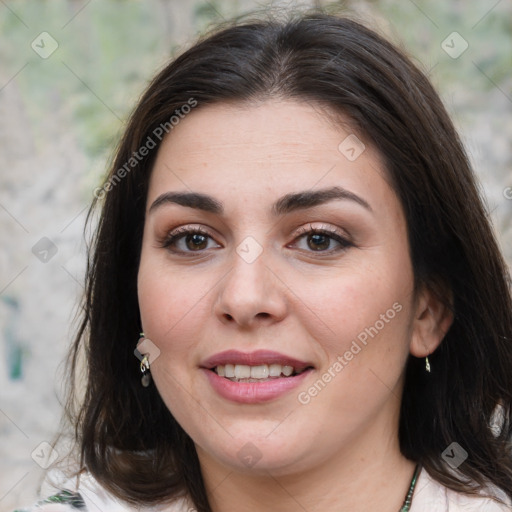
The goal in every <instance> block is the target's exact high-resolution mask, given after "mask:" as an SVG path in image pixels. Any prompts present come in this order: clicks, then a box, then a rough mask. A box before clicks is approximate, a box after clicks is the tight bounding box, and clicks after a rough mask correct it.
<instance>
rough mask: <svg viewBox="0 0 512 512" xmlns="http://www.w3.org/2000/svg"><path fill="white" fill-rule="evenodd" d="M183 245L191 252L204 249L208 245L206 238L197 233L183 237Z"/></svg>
mask: <svg viewBox="0 0 512 512" xmlns="http://www.w3.org/2000/svg"><path fill="white" fill-rule="evenodd" d="M185 244H186V246H187V248H188V249H190V250H191V251H196V250H198V249H206V246H207V245H208V237H207V236H204V235H201V234H198V233H194V234H192V235H187V236H186V237H185Z"/></svg>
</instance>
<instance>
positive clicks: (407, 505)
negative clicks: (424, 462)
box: [398, 464, 421, 512]
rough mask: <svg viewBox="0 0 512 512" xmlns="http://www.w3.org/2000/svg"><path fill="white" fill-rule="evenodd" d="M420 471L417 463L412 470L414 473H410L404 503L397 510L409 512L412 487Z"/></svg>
mask: <svg viewBox="0 0 512 512" xmlns="http://www.w3.org/2000/svg"><path fill="white" fill-rule="evenodd" d="M420 471H421V465H420V464H417V465H416V469H415V470H414V475H412V480H411V485H410V487H409V492H408V493H407V496H406V497H405V500H404V504H403V505H402V508H401V509H400V510H399V511H398V512H409V509H410V508H411V503H412V495H413V494H414V488H415V487H416V482H417V480H418V475H419V474H420Z"/></svg>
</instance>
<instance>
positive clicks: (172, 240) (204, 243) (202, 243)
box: [160, 227, 220, 253]
mask: <svg viewBox="0 0 512 512" xmlns="http://www.w3.org/2000/svg"><path fill="white" fill-rule="evenodd" d="M210 241H212V242H214V240H213V238H212V237H211V236H210V234H209V233H208V232H207V231H205V230H204V229H201V228H199V227H194V228H191V227H183V228H178V229H176V230H174V231H172V232H171V233H169V234H168V235H167V236H166V237H165V238H164V239H163V240H162V241H161V244H160V245H161V247H164V248H165V249H169V250H170V251H172V252H176V253H191V252H202V251H203V250H205V249H211V248H212V246H211V245H210V244H209V242H210ZM214 243H215V245H214V247H220V246H219V245H218V244H217V243H216V242H214Z"/></svg>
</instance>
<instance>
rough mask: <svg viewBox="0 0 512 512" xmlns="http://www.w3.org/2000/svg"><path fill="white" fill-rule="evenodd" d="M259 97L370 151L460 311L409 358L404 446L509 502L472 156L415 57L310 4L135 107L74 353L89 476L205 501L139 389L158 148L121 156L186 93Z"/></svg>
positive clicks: (502, 270)
mask: <svg viewBox="0 0 512 512" xmlns="http://www.w3.org/2000/svg"><path fill="white" fill-rule="evenodd" d="M266 98H287V99H295V100H297V101H309V102H313V103H316V104H318V105H321V106H323V107H324V108H325V109H326V110H327V111H328V112H330V113H332V114H341V115H343V116H344V118H345V119H348V120H349V122H350V123H351V125H352V127H353V128H354V130H356V131H357V133H360V134H362V136H363V137H364V138H365V140H367V141H369V143H371V144H372V145H373V146H374V147H375V148H377V150H378V151H379V153H380V155H381V156H382V158H383V160H384V162H385V166H386V169H387V172H388V175H389V177H390V180H391V182H392V185H393V187H394V190H395V192H396V194H397V196H398V198H399V199H400V201H401V204H402V206H403V210H404V212H405V217H406V220H407V226H408V236H409V244H410V253H411V259H412V265H413V269H414V275H415V285H416V288H417V289H418V288H419V287H421V286H427V287H429V288H431V289H432V290H434V291H435V292H436V293H437V294H438V295H439V296H440V297H441V298H442V299H443V300H444V301H445V302H446V304H448V305H449V306H450V307H451V308H452V310H453V313H454V322H453V325H452V327H451V329H450V330H449V332H448V333H447V335H446V337H445V339H444V340H443V342H442V343H441V345H440V347H439V348H438V349H437V350H436V351H435V352H434V353H433V354H432V355H431V356H430V360H431V365H432V373H431V374H427V373H426V372H425V371H424V369H423V361H420V360H418V359H416V358H414V357H412V356H411V357H410V358H409V361H408V363H407V368H406V381H405V388H404V391H403V401H402V408H401V417H400V430H399V439H400V446H401V450H402V453H403V454H404V455H405V456H406V457H407V458H409V459H411V460H413V461H416V462H420V463H421V464H422V465H423V466H424V468H425V469H426V470H427V471H428V472H429V473H430V474H431V475H432V476H433V477H434V478H435V479H437V480H438V481H440V482H441V483H443V484H444V485H446V486H448V487H450V488H452V489H455V490H457V491H461V492H466V493H474V492H476V491H477V490H481V489H482V488H483V487H484V486H487V485H489V484H494V485H495V486H497V487H498V488H501V489H503V490H504V491H505V492H506V493H507V495H508V496H509V497H510V498H512V460H511V445H510V441H511V435H512V425H511V417H512V416H511V412H512V411H511V408H512V339H511V337H512V301H511V295H510V289H509V282H508V277H507V270H506V266H505V264H504V261H503V259H502V257H501V255H500V251H499V249H498V245H497V243H496V241H495V238H494V235H493V230H492V228H491V225H490V221H489V217H488V214H487V212H486V210H485V208H484V206H483V201H482V199H481V197H480V196H479V192H478V190H477V186H476V184H475V178H474V175H473V173H472V171H471V169H470V165H469V163H468V159H467V157H466V154H465V152H464V150H463V147H462V145H461V142H460V140H459V138H458V136H457V133H456V132H455V130H454V127H453V125H452V123H451V121H450V119H449V117H448V115H447V113H446V111H445V109H444V107H443V105H442V103H441V101H440V99H439V97H438V95H437V94H436V92H435V91H434V90H433V88H432V86H431V84H430V83H429V80H428V79H427V78H426V76H425V75H424V74H423V73H422V72H420V71H419V70H418V69H417V68H416V67H415V66H414V65H413V64H412V63H411V61H410V60H409V59H408V58H407V57H406V56H404V55H403V54H402V53H401V52H400V51H399V50H397V49H396V48H395V47H394V46H393V45H392V44H390V43H389V42H387V41H386V40H385V39H383V38H382V37H380V36H379V35H377V34H376V33H375V32H374V31H372V30H369V29H368V28H365V27H364V26H362V25H361V24H359V23H357V22H355V21H352V20H350V19H347V18H343V17H338V16H334V15H328V14H325V13H319V12H316V11H314V12H306V13H300V14H294V15H291V16H289V17H288V18H287V19H285V20H277V19H274V18H271V17H268V18H265V19H264V20H262V19H251V20H245V21H238V22H236V23H235V24H233V25H230V26H227V27H223V28H222V29H220V30H218V31H216V32H215V33H213V34H210V35H208V36H207V37H206V36H205V37H203V39H202V40H200V41H199V42H198V43H196V44H195V45H194V46H193V47H191V48H190V49H189V50H187V51H186V52H185V53H183V54H182V55H181V56H179V57H177V58H176V59H175V60H173V61H172V62H171V63H170V64H169V65H168V66H167V67H165V69H163V70H162V71H161V72H160V73H159V74H158V76H156V78H155V79H154V80H153V81H152V83H151V84H150V86H149V88H148V89H147V91H146V92H145V94H144V95H143V96H142V98H141V100H140V102H139V103H138V106H137V107H136V108H135V110H134V112H133V114H132V115H131V118H130V120H129V122H128V125H127V128H126V130H125V133H124V136H123V138H122V140H121V142H120V144H119V147H118V150H117V153H116V157H115V160H114V161H113V165H112V167H111V171H110V174H109V176H108V177H107V180H106V182H105V185H104V187H103V188H102V189H101V193H98V194H96V195H97V196H98V197H101V199H102V201H101V202H98V201H96V200H95V201H94V204H93V206H92V208H94V207H95V206H97V204H101V215H100V219H99V224H98V227H97V230H96V233H95V236H94V239H93V243H92V244H91V247H90V258H89V263H88V271H87V277H86V294H85V298H84V304H83V306H84V310H83V313H84V316H83V321H82V323H81V326H80V329H79V332H78V335H77V338H76V340H75V343H74V346H73V348H72V352H71V372H72V378H73V382H74V381H75V379H76V376H77V367H78V360H79V355H80V354H81V353H82V350H84V351H85V352H84V353H85V357H86V370H87V384H86V388H85V396H84V397H83V400H81V402H80V406H79V408H78V411H77V413H76V415H75V428H76V442H77V445H78V448H79V453H80V456H81V467H82V469H86V470H88V471H90V472H91V473H92V474H93V475H94V476H95V477H96V478H97V479H98V480H99V482H100V483H101V484H102V485H103V486H104V487H106V488H107V489H109V490H110V491H111V492H112V493H113V494H114V495H117V496H118V497H120V498H122V499H124V500H126V501H129V502H132V503H139V504H142V503H144V504H150V503H156V502H159V501H169V500H170V499H172V498H173V497H176V496H179V495H183V494H185V493H189V494H190V495H191V497H192V499H193V500H194V503H195V506H196V507H197V509H198V510H199V511H200V512H206V511H209V510H210V508H209V505H208V499H207V495H206V491H205V488H204V485H203V480H202V477H201V471H200V467H199V462H198V458H197V455H196V452H195V448H194V444H193V442H192V440H191V439H190V438H189V436H188V435H187V434H186V433H185V432H184V431H183V430H182V428H181V427H180V426H179V425H178V424H177V422H176V421H175V420H174V418H173V416H172V415H171V413H170V412H169V410H168V409H167V408H166V406H165V405H164V403H163V401H162V400H161V398H160V396H159V394H158V391H157V389H156V388H155V387H154V386H153V385H151V386H150V387H149V388H147V389H146V388H143V387H142V386H141V384H140V373H139V368H138V361H137V359H136V358H135V357H134V354H133V350H134V348H135V344H136V341H137V337H138V333H139V331H140V328H141V326H140V317H139V309H138V302H137V288H136V279H137V271H138V265H139V258H140V251H141V240H142V233H143V225H144V211H145V202H146V194H147V187H148V181H149V177H150V173H151V169H152V165H153V162H154V160H155V156H156V152H157V149H158V145H157V147H156V148H155V149H153V150H152V151H150V152H149V153H148V154H147V155H146V156H145V157H144V158H140V161H139V160H138V161H137V162H136V163H135V164H134V162H133V161H132V164H133V165H132V164H130V167H127V166H126V163H127V162H129V161H130V158H133V155H134V152H137V151H138V150H139V148H140V147H141V146H143V145H144V144H145V143H146V141H147V140H148V137H151V136H152V135H153V139H155V137H154V130H155V129H157V128H158V127H159V126H162V124H163V123H168V122H169V120H170V119H171V118H172V116H173V115H176V112H177V111H178V112H179V111H180V109H181V108H182V106H183V105H185V104H187V103H188V102H190V100H191V99H193V100H194V101H196V102H197V107H195V108H198V109H200V108H202V107H204V106H206V105H209V104H213V103H219V102H239V103H242V102H253V101H262V100H265V99H266ZM192 115H193V114H192ZM170 136H172V134H171V135H170ZM123 166H124V168H125V170H126V172H125V173H119V169H121V168H123ZM120 174H122V178H121V179H119V176H120ZM116 177H117V178H116ZM103 196H104V197H103ZM96 203H97V204H96ZM92 211H93V210H92V209H91V212H92ZM91 212H90V215H91ZM74 396H75V395H72V396H71V399H70V404H72V403H73V397H74ZM497 410H499V411H500V414H501V416H500V418H501V419H500V423H499V428H497V429H495V430H494V431H493V430H492V429H491V422H492V419H493V414H495V413H496V411H497ZM70 411H71V409H70ZM71 412H73V411H71ZM454 441H455V442H457V443H459V444H460V445H461V446H462V447H463V448H464V449H465V450H466V451H467V452H468V459H467V460H466V461H465V462H464V463H463V464H462V465H461V466H460V467H459V468H458V471H457V472H454V471H452V470H451V469H450V467H449V466H448V465H447V464H446V463H445V461H444V460H443V458H442V457H441V453H442V452H443V451H444V450H445V449H446V448H447V447H448V446H449V445H450V444H451V443H452V442H454ZM468 481H470V482H472V483H468Z"/></svg>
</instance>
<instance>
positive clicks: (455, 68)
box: [0, 0, 512, 512]
mask: <svg viewBox="0 0 512 512" xmlns="http://www.w3.org/2000/svg"><path fill="white" fill-rule="evenodd" d="M269 5H272V6H274V7H277V8H294V7H297V6H322V7H333V8H336V9H338V10H340V11H342V12H343V10H346V11H348V12H349V13H351V15H352V16H354V15H355V16H356V17H358V18H359V19H361V20H362V21H364V22H365V23H366V24H368V25H369V26H371V27H375V28H378V29H379V30H380V31H381V32H383V33H385V34H387V36H388V37H389V38H390V39H392V40H393V41H395V42H397V43H398V44H399V45H401V46H402V47H405V48H406V49H407V51H408V53H409V54H410V55H411V56H412V58H413V60H414V61H415V62H416V63H417V64H418V66H420V68H421V69H423V70H424V71H425V72H426V73H427V74H428V75H429V76H430V78H431V80H432V82H433V83H434V85H435V86H436V87H437V89H438V91H439V92H440V94H441V96H442V98H443V100H444V102H445V105H446V106H447V108H448V111H449V112H450V113H451V115H452V118H453V120H454V122H455V124H456V126H457V128H458V129H459V131H460V134H461V136H462V139H463V141H464V143H465V145H466V148H467V151H468V153H469V155H470V158H471V160H472V162H473V164H474V167H475V170H476V172H477V174H478V175H479V177H480V179H481V182H482V190H483V194H484V195H485V197H486V198H487V201H488V205H489V210H490V212H491V215H492V219H493V222H494V225H495V228H496V231H497V233H498V237H499V239H500V242H501V244H502V248H503V252H504V254H505V256H506V258H507V261H508V262H509V265H510V264H511V263H512V171H511V169H512V167H511V160H512V151H511V140H512V116H511V113H512V74H511V70H512V2H510V1H509V0H490V1H476V0H473V1H462V0H459V1H446V0H428V1H427V0H414V1H413V0H400V1H397V0H373V1H370V0H358V1H356V0H354V1H346V2H327V1H310V2H300V3H299V2H290V1H287V2H279V1H274V2H266V1H253V0H209V1H204V0H146V1H135V0H133V1H129V0H126V1H122V0H101V1H100V0H52V1H50V0H47V1H44V0H18V1H16V0H0V233H1V245H0V512H4V511H10V510H13V509H14V508H16V507H18V506H20V505H22V504H30V503H31V502H33V501H34V500H35V499H36V497H37V494H36V493H37V488H38V485H39V483H40V480H41V478H42V476H43V475H44V468H45V467H47V466H51V464H52V462H53V459H54V456H55V455H56V454H55V453H54V452H52V449H51V447H50V445H49V444H48V443H49V442H51V441H52V439H53V437H54V435H55V433H56V431H57V429H58V428H59V419H60V415H61V405H60V402H61V400H62V396H63V393H62V391H63V389H64V386H63V381H62V370H63V367H62V361H63V358H64V356H65V353H66V349H67V347H68V346H69V343H70V341H71V339H72V337H73V332H74V327H75V326H76V322H74V318H75V315H76V313H77V311H78V308H77V306H78V301H79V299H80V295H81V293H82V292H83V287H82V283H83V274H84V269H85V250H84V249H85V244H84V240H83V229H84V221H85V216H86V212H87V208H88V205H89V203H90V202H91V200H92V199H93V190H94V188H95V187H97V186H98V185H99V184H100V182H101V180H102V177H103V175H104V173H105V171H106V168H107V163H108V161H109V158H110V157H111V156H112V150H113V147H114V145H115V143H116V141H117V140H118V138H119V136H120V134H121V133H122V130H123V127H124V124H125V120H126V118H127V115H128V114H129V112H130V110H131V109H132V108H133V107H134V105H135V102H136V101H137V98H138V97H139V95H140V94H141V92H142V91H143V89H144V88H145V86H146V85H147V83H148V81H149V79H150V78H151V77H152V76H153V75H154V74H155V73H156V72H157V71H158V70H159V69H160V68H161V67H162V66H163V65H164V64H165V63H166V62H167V61H168V60H169V59H170V58H171V57H172V56H173V55H175V54H176V53H179V52H180V51H182V50H183V48H186V47H188V46H189V45H190V44H191V43H192V42H193V41H194V39H195V37H197V35H198V34H200V33H202V32H203V31H205V30H206V29H207V28H209V27H211V25H212V24H215V23H217V22H219V21H223V20H224V19H228V18H230V17H232V16H235V15H239V14H242V13H245V12H247V11H248V10H253V9H260V8H264V7H266V6H269ZM126 341H127V343H133V344H134V345H135V343H136V340H135V339H133V340H126Z"/></svg>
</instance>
